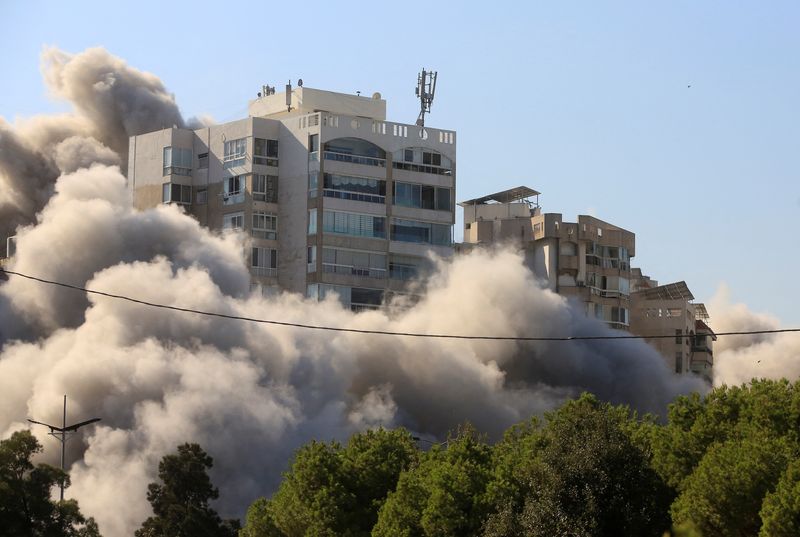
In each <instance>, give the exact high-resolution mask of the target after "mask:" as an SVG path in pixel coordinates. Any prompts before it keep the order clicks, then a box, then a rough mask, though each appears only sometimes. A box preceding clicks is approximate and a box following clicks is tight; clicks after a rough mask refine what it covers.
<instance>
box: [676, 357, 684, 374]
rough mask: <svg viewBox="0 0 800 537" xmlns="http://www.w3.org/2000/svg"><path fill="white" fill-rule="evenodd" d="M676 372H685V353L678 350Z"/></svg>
mask: <svg viewBox="0 0 800 537" xmlns="http://www.w3.org/2000/svg"><path fill="white" fill-rule="evenodd" d="M675 372H676V373H678V374H680V373H683V353H682V352H676V353H675Z"/></svg>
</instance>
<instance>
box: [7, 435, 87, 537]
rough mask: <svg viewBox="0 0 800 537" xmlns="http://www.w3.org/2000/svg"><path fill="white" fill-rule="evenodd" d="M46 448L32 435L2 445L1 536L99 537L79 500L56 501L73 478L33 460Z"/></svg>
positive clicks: (22, 436)
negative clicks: (54, 497) (60, 489)
mask: <svg viewBox="0 0 800 537" xmlns="http://www.w3.org/2000/svg"><path fill="white" fill-rule="evenodd" d="M41 450H42V446H41V445H40V444H39V442H38V441H37V440H36V438H35V437H34V436H33V435H32V434H31V433H30V431H19V432H16V433H14V434H13V435H11V438H9V439H7V440H2V441H0V533H2V534H3V535H14V536H20V537H40V536H41V537H62V536H63V537H99V535H100V534H99V531H98V529H97V524H95V522H94V520H93V519H91V518H89V519H86V518H85V517H84V516H83V515H82V514H81V512H80V509H79V508H78V502H76V501H75V500H64V501H53V500H52V499H51V491H52V490H53V488H54V487H56V486H57V485H61V484H62V483H63V484H64V486H65V487H66V486H69V476H68V475H67V474H66V473H65V472H63V471H61V469H59V468H55V467H53V466H50V465H47V464H37V465H35V466H34V464H33V462H32V461H31V459H32V458H33V456H34V455H35V454H36V453H38V452H40V451H41Z"/></svg>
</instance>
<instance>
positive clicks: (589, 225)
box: [459, 186, 636, 329]
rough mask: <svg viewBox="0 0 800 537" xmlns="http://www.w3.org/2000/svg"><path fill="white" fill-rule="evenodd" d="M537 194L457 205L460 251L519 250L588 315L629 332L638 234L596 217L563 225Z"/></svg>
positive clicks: (507, 194)
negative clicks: (461, 225)
mask: <svg viewBox="0 0 800 537" xmlns="http://www.w3.org/2000/svg"><path fill="white" fill-rule="evenodd" d="M538 196H539V192H537V191H535V190H533V189H531V188H528V187H524V186H522V187H518V188H514V189H510V190H505V191H503V192H498V193H496V194H491V195H489V196H483V197H481V198H476V199H472V200H468V201H464V202H461V203H459V205H460V206H461V207H463V208H464V245H463V246H462V248H467V249H468V248H469V247H471V246H474V245H479V244H483V245H488V244H509V245H512V246H515V247H517V248H519V249H520V250H522V251H523V252H524V255H525V260H526V264H527V265H528V267H529V268H530V269H531V270H532V271H533V272H534V274H536V275H537V276H538V277H539V278H541V279H543V280H544V281H545V282H546V284H547V286H548V287H549V288H550V289H552V290H553V291H555V292H557V293H559V294H561V295H564V296H567V297H570V298H572V299H573V300H575V301H577V302H579V303H582V304H583V307H584V308H585V309H586V313H587V315H589V316H592V317H596V318H598V319H601V320H603V321H605V322H607V323H608V324H610V325H611V326H613V327H616V328H622V329H626V328H627V327H628V325H629V323H630V317H629V311H630V304H629V294H630V279H631V268H630V258H631V257H633V256H634V255H635V247H636V244H635V243H636V237H635V235H634V234H633V233H631V232H630V231H626V230H624V229H622V228H620V227H618V226H615V225H613V224H609V223H608V222H604V221H602V220H599V219H597V218H594V217H592V216H586V215H580V216H578V221H577V222H565V221H564V220H563V218H562V215H561V214H558V213H545V214H543V213H542V211H541V207H540V206H539V203H538Z"/></svg>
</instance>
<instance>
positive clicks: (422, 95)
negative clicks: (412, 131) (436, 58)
mask: <svg viewBox="0 0 800 537" xmlns="http://www.w3.org/2000/svg"><path fill="white" fill-rule="evenodd" d="M437 74H438V73H437V71H426V70H425V69H422V72H421V73H420V74H419V75H417V89H416V90H414V91H415V93H416V94H417V97H419V117H418V118H417V125H418V126H420V127H424V126H425V114H426V113H430V111H431V104H432V103H433V95H434V93H436V75H437Z"/></svg>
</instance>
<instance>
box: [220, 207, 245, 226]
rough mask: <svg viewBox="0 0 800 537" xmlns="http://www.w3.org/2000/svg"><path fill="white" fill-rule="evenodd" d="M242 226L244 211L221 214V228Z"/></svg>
mask: <svg viewBox="0 0 800 537" xmlns="http://www.w3.org/2000/svg"><path fill="white" fill-rule="evenodd" d="M243 227H244V213H241V212H239V213H228V214H224V215H222V229H224V230H228V231H230V230H236V229H242V228H243Z"/></svg>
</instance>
